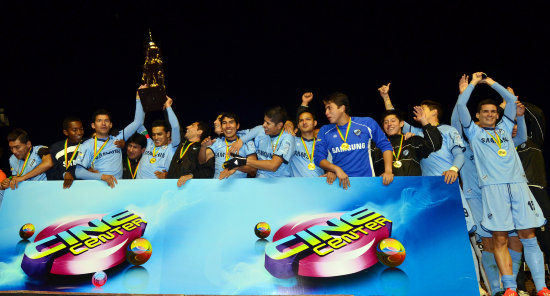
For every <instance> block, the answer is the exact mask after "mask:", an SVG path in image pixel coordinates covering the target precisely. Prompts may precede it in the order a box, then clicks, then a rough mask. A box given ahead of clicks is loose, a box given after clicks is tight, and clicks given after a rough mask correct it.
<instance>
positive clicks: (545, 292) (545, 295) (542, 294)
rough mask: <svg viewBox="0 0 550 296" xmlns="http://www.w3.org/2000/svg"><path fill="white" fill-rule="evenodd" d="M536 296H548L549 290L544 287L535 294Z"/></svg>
mask: <svg viewBox="0 0 550 296" xmlns="http://www.w3.org/2000/svg"><path fill="white" fill-rule="evenodd" d="M537 296H550V290H548V289H547V288H546V287H544V288H542V290H540V291H539V292H538V293H537Z"/></svg>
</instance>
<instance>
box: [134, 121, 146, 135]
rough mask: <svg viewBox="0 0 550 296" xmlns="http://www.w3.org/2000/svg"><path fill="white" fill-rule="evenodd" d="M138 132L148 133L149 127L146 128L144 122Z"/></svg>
mask: <svg viewBox="0 0 550 296" xmlns="http://www.w3.org/2000/svg"><path fill="white" fill-rule="evenodd" d="M136 133H139V134H142V135H144V136H145V135H147V134H148V133H149V132H148V131H147V129H146V128H145V126H144V125H143V124H142V125H141V126H140V127H139V128H138V129H137V131H136Z"/></svg>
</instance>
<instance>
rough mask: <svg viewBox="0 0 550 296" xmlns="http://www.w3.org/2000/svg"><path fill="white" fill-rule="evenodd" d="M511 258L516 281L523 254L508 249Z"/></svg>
mask: <svg viewBox="0 0 550 296" xmlns="http://www.w3.org/2000/svg"><path fill="white" fill-rule="evenodd" d="M508 252H510V257H512V272H513V273H514V279H517V276H518V271H519V268H520V267H521V252H516V251H514V250H512V249H510V248H509V249H508Z"/></svg>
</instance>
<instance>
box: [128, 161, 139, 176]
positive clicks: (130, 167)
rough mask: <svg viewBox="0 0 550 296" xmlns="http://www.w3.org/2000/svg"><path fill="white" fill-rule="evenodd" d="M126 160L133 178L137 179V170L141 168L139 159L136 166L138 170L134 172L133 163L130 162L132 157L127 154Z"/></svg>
mask: <svg viewBox="0 0 550 296" xmlns="http://www.w3.org/2000/svg"><path fill="white" fill-rule="evenodd" d="M126 160H128V170H130V175H131V176H132V179H135V178H136V174H137V171H138V169H139V161H138V164H137V166H136V170H135V171H134V172H133V173H132V165H131V164H130V158H128V156H126Z"/></svg>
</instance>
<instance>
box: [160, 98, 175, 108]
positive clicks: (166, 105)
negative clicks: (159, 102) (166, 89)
mask: <svg viewBox="0 0 550 296" xmlns="http://www.w3.org/2000/svg"><path fill="white" fill-rule="evenodd" d="M172 103H174V100H172V98H170V97H169V96H166V102H164V106H162V109H163V110H166V108H168V107H172Z"/></svg>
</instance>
